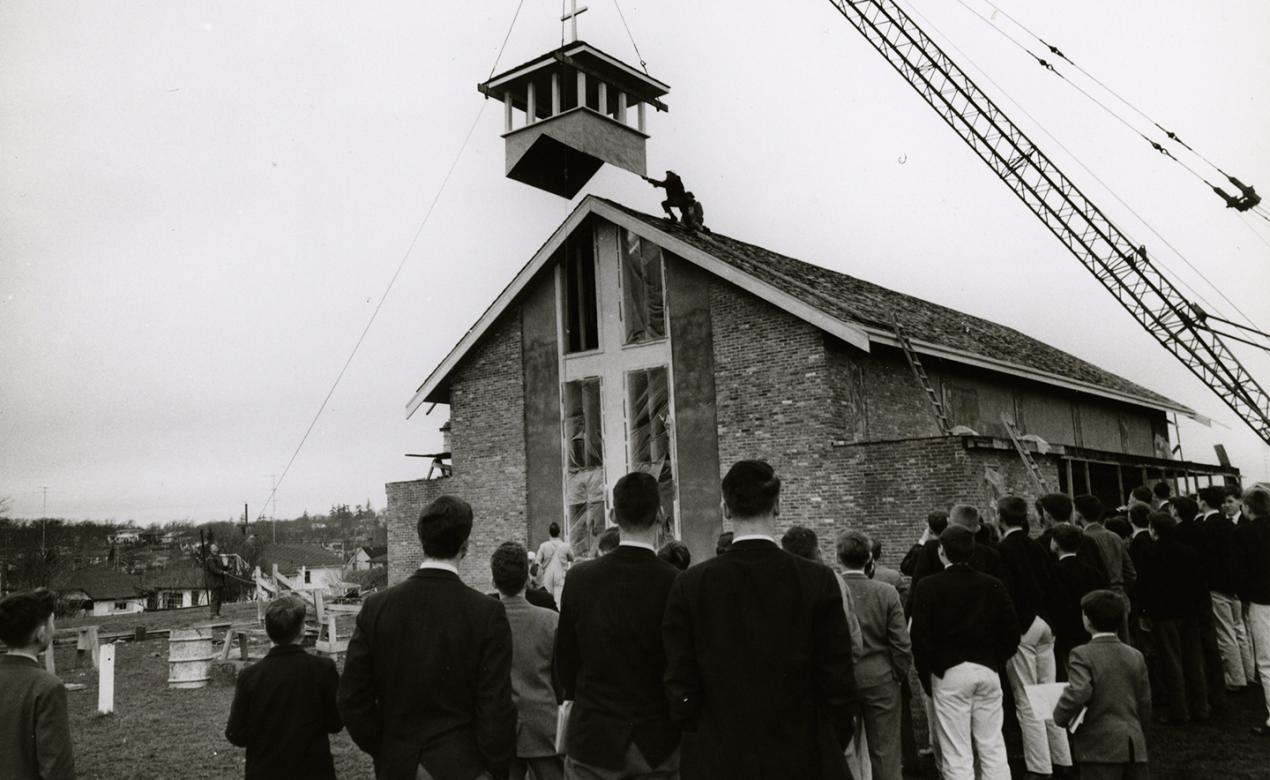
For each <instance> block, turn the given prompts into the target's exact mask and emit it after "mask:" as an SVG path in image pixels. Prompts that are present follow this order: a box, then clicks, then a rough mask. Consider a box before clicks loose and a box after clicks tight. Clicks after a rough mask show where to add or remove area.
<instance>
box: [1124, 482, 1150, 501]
mask: <svg viewBox="0 0 1270 780" xmlns="http://www.w3.org/2000/svg"><path fill="white" fill-rule="evenodd" d="M1129 495H1130V496H1132V497H1133V498H1136V499H1138V500H1139V501H1141V502H1142V503H1144V504H1149V503H1151V499H1152V498H1154V497H1155V494H1153V493H1152V492H1151V488H1149V487H1147V486H1146V485H1138V486H1137V487H1136V488H1134V489H1133V490H1130V491H1129Z"/></svg>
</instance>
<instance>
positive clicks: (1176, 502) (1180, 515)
mask: <svg viewBox="0 0 1270 780" xmlns="http://www.w3.org/2000/svg"><path fill="white" fill-rule="evenodd" d="M1169 504H1170V505H1171V506H1172V507H1173V511H1175V512H1177V519H1179V520H1181V521H1182V522H1183V523H1189V522H1190V521H1192V520H1194V519H1195V515H1198V514H1199V504H1197V503H1196V502H1195V499H1193V498H1191V497H1190V496H1178V497H1177V498H1175V499H1173V500H1172V501H1170V502H1169Z"/></svg>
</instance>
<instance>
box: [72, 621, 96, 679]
mask: <svg viewBox="0 0 1270 780" xmlns="http://www.w3.org/2000/svg"><path fill="white" fill-rule="evenodd" d="M85 654H87V655H88V657H89V659H90V660H91V661H92V664H93V668H94V669H96V668H97V667H98V665H99V663H100V658H101V646H100V643H99V640H98V638H97V626H80V628H79V632H78V636H77V637H76V638H75V668H76V669H78V668H79V667H80V666H81V665H82V664H83V662H84V656H85Z"/></svg>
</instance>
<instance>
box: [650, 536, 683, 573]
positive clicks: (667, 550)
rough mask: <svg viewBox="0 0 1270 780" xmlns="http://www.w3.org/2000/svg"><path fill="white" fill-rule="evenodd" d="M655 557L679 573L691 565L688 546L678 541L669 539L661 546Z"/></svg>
mask: <svg viewBox="0 0 1270 780" xmlns="http://www.w3.org/2000/svg"><path fill="white" fill-rule="evenodd" d="M657 557H658V558H661V559H662V560H663V561H665V562H666V563H669V564H670V565H671V566H674V567H675V568H676V569H678V570H679V571H684V570H685V569H687V568H688V567H689V566H690V565H692V553H691V552H689V550H688V545H686V544H684V543H683V542H681V541H679V540H678V539H671V540H670V541H669V542H666V543H665V544H663V545H662V546H661V549H660V550H658V551H657Z"/></svg>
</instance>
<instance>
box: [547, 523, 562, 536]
mask: <svg viewBox="0 0 1270 780" xmlns="http://www.w3.org/2000/svg"><path fill="white" fill-rule="evenodd" d="M547 535H548V536H550V537H551V538H553V539H554V538H556V537H557V536H559V535H560V524H559V523H556V522H553V523H552V524H551V525H549V526H547Z"/></svg>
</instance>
